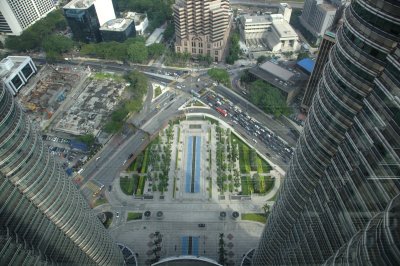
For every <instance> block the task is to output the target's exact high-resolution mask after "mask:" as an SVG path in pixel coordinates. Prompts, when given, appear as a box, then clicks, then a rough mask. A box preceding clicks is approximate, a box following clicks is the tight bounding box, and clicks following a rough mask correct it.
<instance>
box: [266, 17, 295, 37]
mask: <svg viewBox="0 0 400 266" xmlns="http://www.w3.org/2000/svg"><path fill="white" fill-rule="evenodd" d="M272 26H273V27H274V29H275V30H276V32H277V33H278V35H279V37H281V38H288V37H294V36H296V37H297V33H296V32H295V31H294V29H293V28H292V26H290V24H289V23H288V22H287V21H286V20H284V19H283V16H282V19H273V23H272Z"/></svg>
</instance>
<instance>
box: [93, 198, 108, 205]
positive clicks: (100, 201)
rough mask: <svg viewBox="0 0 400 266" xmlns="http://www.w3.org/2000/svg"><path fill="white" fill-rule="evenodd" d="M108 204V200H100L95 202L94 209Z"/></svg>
mask: <svg viewBox="0 0 400 266" xmlns="http://www.w3.org/2000/svg"><path fill="white" fill-rule="evenodd" d="M106 203H108V200H107V199H106V198H99V199H97V200H96V201H95V202H94V205H93V207H97V206H100V205H102V204H106Z"/></svg>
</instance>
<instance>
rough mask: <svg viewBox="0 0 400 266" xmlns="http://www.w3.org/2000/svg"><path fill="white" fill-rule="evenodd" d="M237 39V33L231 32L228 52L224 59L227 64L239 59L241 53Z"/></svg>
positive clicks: (238, 37) (238, 36) (238, 38)
mask: <svg viewBox="0 0 400 266" xmlns="http://www.w3.org/2000/svg"><path fill="white" fill-rule="evenodd" d="M239 40H240V35H239V33H237V32H235V33H233V34H232V37H231V39H230V46H229V53H228V56H227V57H226V59H225V61H226V63H227V64H230V65H233V64H234V63H235V61H236V60H238V59H239V55H240V54H241V51H240V46H239Z"/></svg>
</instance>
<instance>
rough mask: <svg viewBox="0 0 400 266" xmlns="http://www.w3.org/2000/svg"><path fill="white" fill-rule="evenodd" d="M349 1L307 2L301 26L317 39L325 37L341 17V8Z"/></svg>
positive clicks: (312, 0) (322, 0) (326, 0)
mask: <svg viewBox="0 0 400 266" xmlns="http://www.w3.org/2000/svg"><path fill="white" fill-rule="evenodd" d="M346 2H347V0H305V2H304V8H303V13H302V14H301V16H300V22H301V24H302V25H303V26H304V27H305V28H306V29H307V30H308V31H309V32H310V33H311V34H312V35H313V36H314V37H316V38H318V37H321V36H323V35H324V33H325V31H326V30H329V29H330V28H331V27H332V26H333V23H334V22H335V21H337V15H341V12H338V11H341V7H342V5H344V4H345V3H346Z"/></svg>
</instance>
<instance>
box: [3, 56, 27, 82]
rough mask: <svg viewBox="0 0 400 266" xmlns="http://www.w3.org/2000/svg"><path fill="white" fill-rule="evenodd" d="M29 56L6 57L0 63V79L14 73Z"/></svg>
mask: <svg viewBox="0 0 400 266" xmlns="http://www.w3.org/2000/svg"><path fill="white" fill-rule="evenodd" d="M29 59H30V57H29V56H7V57H6V58H3V59H2V60H1V61H0V78H1V79H3V78H5V77H7V76H8V75H9V74H10V73H12V72H13V71H15V70H16V69H17V68H18V67H19V66H20V65H21V64H22V63H23V62H25V61H26V60H29Z"/></svg>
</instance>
